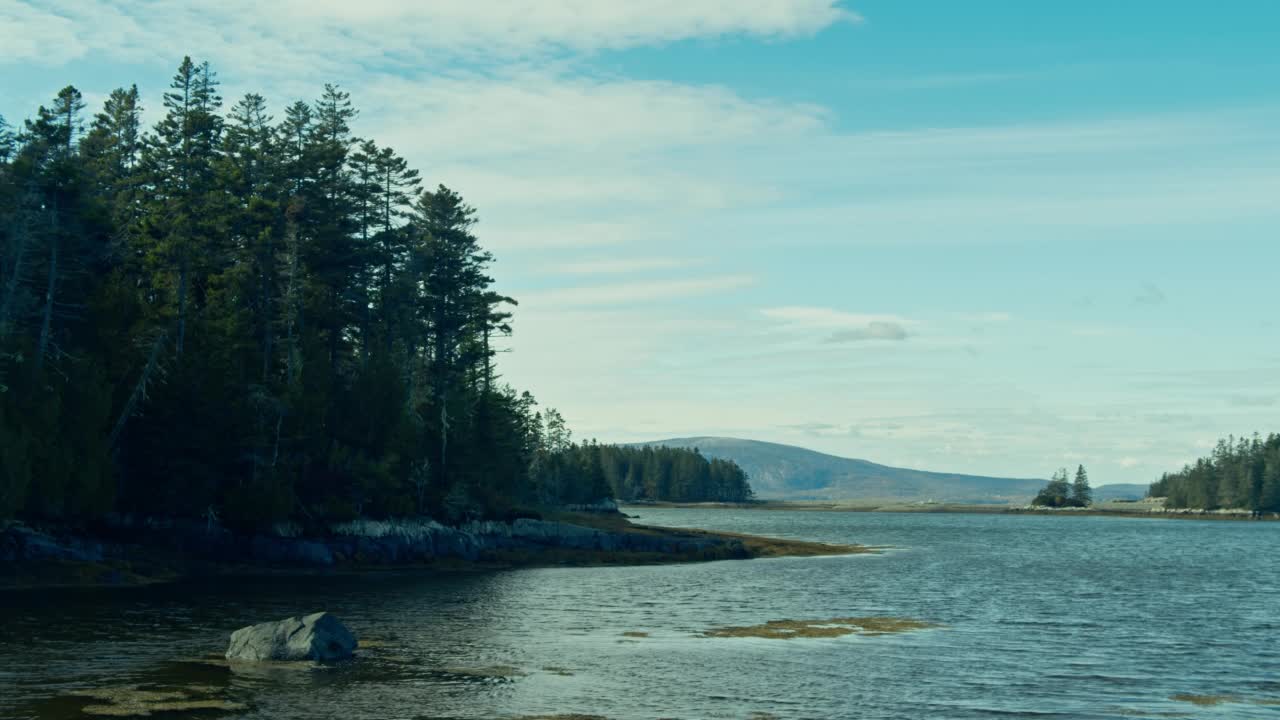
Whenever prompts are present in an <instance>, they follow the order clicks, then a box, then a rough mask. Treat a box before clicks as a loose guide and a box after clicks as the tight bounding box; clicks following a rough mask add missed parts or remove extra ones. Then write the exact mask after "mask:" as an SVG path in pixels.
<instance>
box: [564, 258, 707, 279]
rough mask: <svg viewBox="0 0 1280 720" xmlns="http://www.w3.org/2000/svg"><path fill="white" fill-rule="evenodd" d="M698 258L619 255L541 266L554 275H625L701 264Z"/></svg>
mask: <svg viewBox="0 0 1280 720" xmlns="http://www.w3.org/2000/svg"><path fill="white" fill-rule="evenodd" d="M700 262H703V261H700V260H698V259H697V258H685V257H617V258H597V259H591V260H573V261H568V262H559V263H548V264H546V265H544V266H542V267H541V268H540V270H541V271H542V272H544V273H548V274H553V275H625V274H629V273H640V272H647V271H651V270H674V269H677V268H685V267H689V266H691V265H696V264H699V263H700Z"/></svg>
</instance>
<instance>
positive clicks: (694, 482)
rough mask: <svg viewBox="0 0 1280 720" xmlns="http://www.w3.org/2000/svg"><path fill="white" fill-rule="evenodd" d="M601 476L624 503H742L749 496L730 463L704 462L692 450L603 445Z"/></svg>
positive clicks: (737, 469) (739, 472)
mask: <svg viewBox="0 0 1280 720" xmlns="http://www.w3.org/2000/svg"><path fill="white" fill-rule="evenodd" d="M602 459H603V461H604V472H605V477H606V478H607V479H608V481H609V487H610V488H612V490H613V494H614V497H616V498H618V499H619V500H622V501H624V502H626V501H635V500H664V501H669V502H746V501H748V500H751V499H753V498H754V495H753V493H752V491H751V485H750V484H749V483H748V482H747V474H746V473H745V472H743V470H742V468H740V467H738V465H737V464H736V463H733V462H731V461H728V460H720V459H718V458H713V459H710V460H709V459H707V458H705V457H703V455H702V454H701V453H700V452H698V450H697V449H690V448H672V447H665V446H658V447H653V446H645V447H615V446H611V447H606V448H605V449H604V452H603V454H602Z"/></svg>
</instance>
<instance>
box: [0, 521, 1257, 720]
mask: <svg viewBox="0 0 1280 720" xmlns="http://www.w3.org/2000/svg"><path fill="white" fill-rule="evenodd" d="M633 512H637V513H639V514H640V515H642V516H643V517H642V520H641V522H646V523H652V524H662V525H673V526H689V527H705V528H714V529H724V530H734V531H740V532H749V533H759V534H766V535H776V536H785V537H794V538H801V539H806V540H820V541H827V542H840V543H866V544H874V545H889V546H893V548H894V549H892V550H890V551H888V552H886V553H885V554H883V555H874V556H873V555H857V556H846V557H826V558H780V559H774V560H753V561H728V562H719V563H708V564H695V565H670V566H648V567H630V568H552V569H533V570H513V571H501V572H477V573H452V574H431V575H422V574H376V575H364V576H359V577H328V578H325V577H318V578H288V579H270V580H261V579H259V580H251V581H250V580H235V581H230V580H224V581H220V582H216V583H209V582H202V583H186V584H182V585H175V586H166V587H153V588H128V589H112V590H92V591H58V592H56V593H50V592H44V593H34V592H27V593H10V594H5V595H0V613H3V626H2V627H0V717H3V718H10V717H12V718H83V717H87V716H85V715H84V714H82V712H81V708H82V707H83V706H84V705H86V704H88V703H89V702H90V701H89V700H87V699H86V698H83V697H79V696H74V695H70V693H71V692H73V691H75V690H77V689H84V688H93V687H102V686H117V685H134V684H143V685H145V686H147V687H173V686H180V685H186V684H192V683H196V684H201V685H207V686H210V687H209V688H208V689H207V691H208V692H211V693H214V694H215V695H216V697H218V698H220V699H224V700H227V701H229V702H235V703H242V704H243V705H245V706H246V707H247V708H248V709H247V710H244V711H239V712H235V713H229V714H222V715H218V714H210V713H208V712H194V713H185V714H183V715H182V717H193V718H202V717H251V718H273V719H280V720H286V719H292V718H343V719H344V720H356V719H358V718H437V717H440V718H508V717H519V716H532V715H542V714H553V713H590V714H597V715H602V716H606V717H611V718H659V717H676V718H749V717H769V716H775V717H779V718H895V719H896V718H902V719H909V720H917V719H920V718H987V717H1058V718H1114V717H1134V716H1139V717H1143V716H1146V717H1151V716H1168V714H1173V716H1178V715H1182V716H1186V717H1196V718H1229V717H1240V718H1266V717H1280V706H1276V705H1268V704H1266V703H1268V702H1275V701H1276V700H1280V645H1278V644H1277V637H1280V525H1277V524H1274V523H1249V522H1202V521H1173V520H1146V519H1124V518H1092V517H1045V516H994V515H941V514H938V515H926V514H873V513H823V512H761V511H735V510H676V509H671V510H656V509H649V508H644V509H639V510H634V511H633ZM320 609H325V610H329V611H331V612H334V613H336V614H337V615H338V616H339V617H340V618H342V619H343V620H344V621H346V622H347V623H348V625H349V626H351V627H352V629H353V630H355V631H356V632H357V634H359V635H360V636H361V637H362V638H369V639H373V640H376V641H377V642H375V643H374V645H376V647H370V648H368V649H366V650H365V651H363V652H362V654H361V657H360V658H359V659H358V660H357V661H355V662H354V663H349V664H343V665H338V666H334V667H325V668H309V667H304V668H302V669H287V668H262V669H256V670H246V669H244V668H227V667H223V666H218V665H204V664H198V663H189V662H180V661H182V660H184V659H197V658H200V657H201V656H208V655H210V654H217V653H219V652H221V651H222V650H224V649H225V647H226V637H227V634H228V633H229V632H230V631H231V630H233V629H235V628H236V627H239V626H241V625H244V624H248V623H250V622H259V621H262V620H268V619H277V618H280V617H284V616H287V615H293V614H300V613H306V612H312V611H315V610H320ZM860 616H893V617H904V618H912V619H918V620H923V621H928V622H931V623H938V624H941V625H942V626H944V627H942V628H938V629H927V630H919V631H913V632H906V633H901V634H887V635H876V636H865V635H857V634H854V635H846V636H843V637H832V638H800V639H793V640H776V639H764V638H751V637H747V638H743V637H716V638H708V637H702V636H701V633H702V632H704V631H706V630H708V629H712V628H716V627H723V626H751V625H757V624H760V623H765V622H767V621H770V620H792V619H795V620H822V619H827V618H839V617H860ZM624 633H631V634H632V636H627V635H624ZM640 633H647V636H640V635H639V634H640ZM1180 694H1186V695H1196V696H1213V699H1214V700H1222V702H1219V703H1218V704H1214V705H1196V704H1193V703H1189V702H1186V701H1181V700H1175V699H1172V698H1173V696H1175V695H1180ZM153 717H154V716H153Z"/></svg>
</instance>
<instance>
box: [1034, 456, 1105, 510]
mask: <svg viewBox="0 0 1280 720" xmlns="http://www.w3.org/2000/svg"><path fill="white" fill-rule="evenodd" d="M1070 477H1071V476H1070V475H1069V474H1068V473H1067V469H1066V468H1059V469H1058V471H1057V472H1055V473H1054V474H1053V478H1052V479H1050V480H1049V483H1048V484H1047V485H1045V486H1044V489H1042V490H1041V491H1040V492H1039V494H1037V495H1036V497H1035V499H1034V500H1032V501H1031V504H1032V505H1037V506H1040V507H1052V508H1064V507H1089V506H1090V505H1092V504H1093V489H1092V488H1091V487H1090V486H1089V474H1088V473H1087V472H1085V469H1084V465H1080V466H1079V467H1077V468H1076V477H1075V481H1074V482H1073V481H1072V480H1071V479H1070Z"/></svg>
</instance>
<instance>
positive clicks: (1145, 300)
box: [1133, 283, 1165, 305]
mask: <svg viewBox="0 0 1280 720" xmlns="http://www.w3.org/2000/svg"><path fill="white" fill-rule="evenodd" d="M1164 301H1165V296H1164V291H1163V290H1161V289H1160V288H1158V287H1156V286H1155V285H1154V284H1152V283H1146V284H1144V285H1143V286H1142V290H1141V291H1140V292H1139V293H1138V294H1137V295H1135V296H1134V298H1133V304H1134V305H1163V304H1164Z"/></svg>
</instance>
